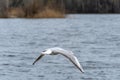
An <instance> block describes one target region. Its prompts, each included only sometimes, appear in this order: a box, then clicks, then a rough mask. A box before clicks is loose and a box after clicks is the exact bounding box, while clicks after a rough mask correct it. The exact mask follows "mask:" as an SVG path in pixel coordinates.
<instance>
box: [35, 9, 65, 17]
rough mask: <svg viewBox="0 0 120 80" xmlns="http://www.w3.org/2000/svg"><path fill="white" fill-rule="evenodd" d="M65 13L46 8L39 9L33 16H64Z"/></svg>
mask: <svg viewBox="0 0 120 80" xmlns="http://www.w3.org/2000/svg"><path fill="white" fill-rule="evenodd" d="M64 17H65V15H64V13H62V12H60V11H57V10H55V9H50V8H45V9H44V10H42V11H38V12H37V13H36V14H35V15H34V16H33V18H64Z"/></svg>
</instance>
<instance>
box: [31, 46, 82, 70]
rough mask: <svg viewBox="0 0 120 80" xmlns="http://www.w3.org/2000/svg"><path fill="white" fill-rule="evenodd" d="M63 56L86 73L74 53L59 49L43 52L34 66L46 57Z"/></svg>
mask: <svg viewBox="0 0 120 80" xmlns="http://www.w3.org/2000/svg"><path fill="white" fill-rule="evenodd" d="M57 54H61V55H63V56H65V57H66V58H68V59H69V60H70V61H71V62H72V63H73V64H74V65H75V66H76V67H77V68H78V69H79V70H80V71H81V72H84V70H83V68H82V66H81V65H80V63H79V61H78V59H77V57H75V56H74V53H73V52H72V51H67V50H64V49H62V48H59V47H54V48H49V49H46V50H44V51H43V52H41V54H40V56H39V57H38V58H37V59H36V60H35V61H34V62H33V65H34V64H35V63H36V62H37V61H38V60H39V59H41V58H42V57H43V56H44V55H57Z"/></svg>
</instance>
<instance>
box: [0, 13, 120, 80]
mask: <svg viewBox="0 0 120 80" xmlns="http://www.w3.org/2000/svg"><path fill="white" fill-rule="evenodd" d="M56 46H58V47H62V48H65V49H68V50H72V51H73V52H74V53H75V55H76V56H77V57H78V59H79V61H80V63H81V65H82V66H83V68H84V70H85V73H84V74H82V73H81V72H80V71H79V70H78V69H77V68H76V67H74V66H73V64H72V63H70V62H69V60H68V59H66V58H65V57H63V56H61V55H56V56H49V55H47V56H45V57H43V58H42V59H41V60H40V61H39V62H38V63H37V64H36V65H34V66H33V65H32V63H33V61H34V60H35V59H36V58H37V57H38V56H39V55H40V52H41V51H43V50H44V49H46V48H50V47H56ZM119 79H120V15H82V14H81V15H68V17H67V18H65V19H0V80H119Z"/></svg>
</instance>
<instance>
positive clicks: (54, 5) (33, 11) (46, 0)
mask: <svg viewBox="0 0 120 80" xmlns="http://www.w3.org/2000/svg"><path fill="white" fill-rule="evenodd" d="M113 13H114V14H119V13H120V0H0V18H64V17H65V14H113Z"/></svg>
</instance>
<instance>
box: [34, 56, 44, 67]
mask: <svg viewBox="0 0 120 80" xmlns="http://www.w3.org/2000/svg"><path fill="white" fill-rule="evenodd" d="M43 56H44V55H43V54H41V55H40V56H39V57H38V58H37V59H36V60H35V61H34V62H33V65H34V64H35V63H36V62H37V61H38V60H39V59H41V58H42V57H43Z"/></svg>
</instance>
